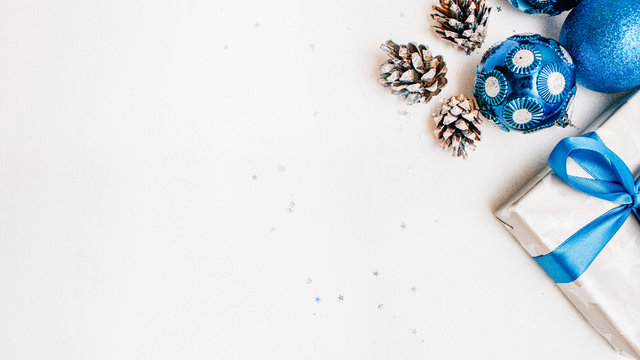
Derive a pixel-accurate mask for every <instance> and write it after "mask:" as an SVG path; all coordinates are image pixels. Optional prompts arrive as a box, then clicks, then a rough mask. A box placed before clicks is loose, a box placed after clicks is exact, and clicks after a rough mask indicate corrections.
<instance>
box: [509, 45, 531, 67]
mask: <svg viewBox="0 0 640 360" xmlns="http://www.w3.org/2000/svg"><path fill="white" fill-rule="evenodd" d="M534 59H535V55H534V54H533V51H531V50H528V49H522V50H518V52H516V54H515V55H513V59H512V61H513V64H514V65H515V66H517V67H521V68H526V67H528V66H530V65H531V64H533V60H534Z"/></svg>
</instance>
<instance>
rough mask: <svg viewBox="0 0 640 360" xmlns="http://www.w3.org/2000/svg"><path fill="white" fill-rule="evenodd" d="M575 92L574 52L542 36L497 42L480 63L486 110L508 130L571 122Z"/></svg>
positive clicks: (479, 94) (478, 88)
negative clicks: (572, 54) (568, 51)
mask: <svg viewBox="0 0 640 360" xmlns="http://www.w3.org/2000/svg"><path fill="white" fill-rule="evenodd" d="M575 94H576V76H575V67H574V65H573V61H572V60H571V56H570V55H569V53H567V51H566V50H565V49H564V48H563V47H562V46H560V44H558V42H557V41H555V40H553V39H549V38H545V37H542V36H540V35H534V34H531V35H528V34H527V35H514V36H512V37H510V38H508V39H507V40H505V41H504V42H502V43H500V44H498V45H494V46H493V47H491V48H490V49H489V50H487V52H486V53H485V54H484V56H483V57H482V61H481V62H480V64H479V65H478V67H477V68H476V83H475V89H474V95H475V97H476V100H477V102H478V106H479V108H480V112H481V113H482V115H484V116H485V117H486V118H489V119H491V120H493V121H494V122H495V123H496V124H497V125H498V126H499V127H500V128H501V129H503V130H505V131H509V129H514V130H519V131H524V132H527V133H528V132H532V131H536V130H540V129H544V128H546V127H549V126H552V125H553V124H558V125H560V126H562V127H565V126H567V125H568V124H569V123H570V122H569V117H570V112H571V111H570V110H571V107H572V104H573V98H574V96H575Z"/></svg>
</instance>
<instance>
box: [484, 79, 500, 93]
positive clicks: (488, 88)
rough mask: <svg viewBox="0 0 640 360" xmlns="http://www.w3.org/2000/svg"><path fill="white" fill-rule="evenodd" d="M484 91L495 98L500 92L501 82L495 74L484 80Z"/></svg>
mask: <svg viewBox="0 0 640 360" xmlns="http://www.w3.org/2000/svg"><path fill="white" fill-rule="evenodd" d="M484 92H485V93H486V94H487V96H488V97H490V98H494V97H496V96H498V94H499V93H500V82H499V81H498V79H497V78H496V77H494V76H490V77H488V78H487V80H485V82H484Z"/></svg>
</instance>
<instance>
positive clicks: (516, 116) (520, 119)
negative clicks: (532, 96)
mask: <svg viewBox="0 0 640 360" xmlns="http://www.w3.org/2000/svg"><path fill="white" fill-rule="evenodd" d="M532 117H533V116H532V115H531V112H530V111H529V110H527V109H518V110H516V111H514V112H513V121H515V122H516V123H518V124H526V123H528V122H529V121H531V118H532Z"/></svg>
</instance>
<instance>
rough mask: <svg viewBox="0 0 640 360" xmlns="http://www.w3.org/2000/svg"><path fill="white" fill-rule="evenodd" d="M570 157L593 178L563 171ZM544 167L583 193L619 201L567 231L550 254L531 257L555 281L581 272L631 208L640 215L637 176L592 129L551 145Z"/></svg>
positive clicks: (609, 238) (574, 277)
mask: <svg viewBox="0 0 640 360" xmlns="http://www.w3.org/2000/svg"><path fill="white" fill-rule="evenodd" d="M569 157H571V158H572V159H573V160H574V161H575V162H576V163H577V164H578V165H580V167H582V169H584V170H585V171H586V172H587V173H588V174H589V175H591V177H592V179H590V178H584V177H579V176H573V175H569V174H567V159H568V158H569ZM549 166H551V169H552V170H553V171H554V172H555V173H556V175H558V177H560V178H561V179H562V180H564V181H565V182H566V183H567V184H569V185H571V186H573V187H574V188H575V189H576V190H579V191H582V192H583V193H585V194H588V195H591V196H595V197H598V198H601V199H604V200H609V201H612V202H614V203H617V204H620V206H618V207H615V208H613V209H611V210H609V211H607V212H606V213H604V214H603V215H601V216H600V217H598V218H597V219H595V220H593V221H592V222H590V223H589V224H588V225H586V226H585V227H583V228H582V229H580V230H578V232H576V233H575V234H573V235H571V237H570V238H568V239H567V240H566V241H565V242H563V243H562V244H561V245H560V246H558V247H557V248H556V249H555V250H553V251H552V252H551V253H549V254H547V255H543V256H537V257H535V258H534V259H535V260H536V261H537V262H538V264H540V266H542V268H543V269H544V270H545V271H546V272H547V273H548V274H549V276H551V278H552V279H553V280H554V281H555V282H556V283H569V282H572V281H574V280H576V279H577V278H578V277H580V275H582V273H584V272H585V271H586V270H587V268H588V267H589V265H591V263H592V262H593V261H594V260H595V259H596V257H597V256H598V254H600V252H601V251H602V249H603V248H604V247H605V246H606V245H607V243H609V241H610V240H611V239H612V238H613V236H614V235H615V234H616V232H618V230H619V229H620V227H621V226H622V224H624V222H625V221H626V220H627V218H628V217H629V215H631V213H632V212H633V213H634V214H635V215H636V218H638V219H639V220H640V213H639V211H640V209H639V208H640V194H639V190H638V189H639V188H640V178H639V179H638V180H635V181H634V179H633V174H632V173H631V170H629V168H628V167H627V165H626V164H625V163H624V162H623V161H622V160H621V159H620V158H619V157H618V155H616V154H615V153H614V152H613V151H611V150H610V149H609V148H608V147H607V146H606V145H605V144H604V142H602V139H600V137H599V136H598V135H597V134H596V133H595V132H591V133H588V134H585V135H583V136H579V137H568V138H566V139H563V140H562V141H560V142H559V143H558V145H556V147H555V149H553V151H552V152H551V155H550V156H549Z"/></svg>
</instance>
